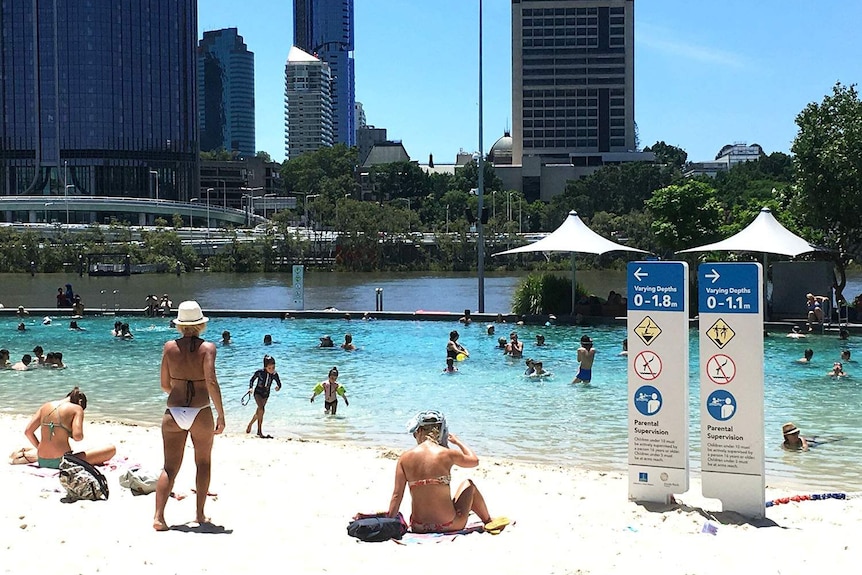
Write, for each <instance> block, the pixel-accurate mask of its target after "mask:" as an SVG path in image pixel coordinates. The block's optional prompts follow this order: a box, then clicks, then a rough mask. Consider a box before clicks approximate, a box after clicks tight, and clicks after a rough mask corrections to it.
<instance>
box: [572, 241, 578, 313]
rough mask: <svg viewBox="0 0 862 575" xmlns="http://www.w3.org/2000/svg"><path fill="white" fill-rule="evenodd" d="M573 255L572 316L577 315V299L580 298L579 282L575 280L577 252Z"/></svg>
mask: <svg viewBox="0 0 862 575" xmlns="http://www.w3.org/2000/svg"><path fill="white" fill-rule="evenodd" d="M571 256H572V316H574V315H575V301H576V300H577V298H578V295H577V294H578V283H577V282H576V281H575V252H572V253H571Z"/></svg>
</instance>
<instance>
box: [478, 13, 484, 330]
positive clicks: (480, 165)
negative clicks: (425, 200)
mask: <svg viewBox="0 0 862 575" xmlns="http://www.w3.org/2000/svg"><path fill="white" fill-rule="evenodd" d="M482 113H483V110H482V0H479V161H478V162H477V167H478V169H479V174H478V178H477V179H478V181H477V185H476V187H477V190H476V194H477V195H478V196H479V217H478V218H476V231H477V232H478V234H477V238H476V240H477V248H478V250H479V254H478V268H479V269H478V272H479V273H478V276H479V313H485V236H484V235H483V234H482V211H483V209H484V205H483V202H482V196H483V195H484V193H485V178H484V171H485V162H484V160H485V158H484V155H485V146H484V144H483V143H482Z"/></svg>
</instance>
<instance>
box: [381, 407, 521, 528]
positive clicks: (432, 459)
mask: <svg viewBox="0 0 862 575" xmlns="http://www.w3.org/2000/svg"><path fill="white" fill-rule="evenodd" d="M407 430H408V431H409V432H410V433H412V434H413V437H415V438H416V443H417V445H416V447H414V448H412V449H410V450H408V451H406V452H404V453H403V454H402V455H401V457H399V458H398V464H397V466H396V468H395V488H394V489H393V491H392V500H391V502H390V504H389V511H388V512H387V515H388V516H389V517H396V516H397V515H398V510H399V508H400V507H401V500H402V499H403V497H404V488H405V487H409V488H410V498H411V500H412V510H411V514H410V528H411V529H412V530H413V531H414V532H415V533H450V532H452V531H460V530H461V529H464V527H465V526H466V525H467V518H468V516H469V515H470V512H471V511H473V512H474V513H476V515H478V516H479V519H481V520H482V523H484V524H485V529H486V530H488V531H492V532H497V533H499V531H500V530H501V529H502V528H503V527H505V525H507V524H508V520H506V519H504V518H503V519H495V520H492V519H491V515H490V513H488V507H487V506H486V505H485V498H484V497H482V494H481V493H480V492H479V489H478V488H477V487H476V485H475V484H474V483H473V482H472V481H471V480H469V479H468V480H466V481H464V482H462V483H461V485H459V486H458V489H456V490H455V496H454V498H453V497H452V495H451V492H450V489H449V483H450V481H451V473H452V466H453V465H458V466H460V467H476V466H477V465H478V464H479V458H478V457H476V454H475V453H473V451H472V450H471V449H470V448H469V447H467V446H466V445H465V444H464V443H462V442H461V440H459V439H458V438H457V437H456V436H455V435H453V434H450V433H448V431H447V429H446V419H445V417H444V416H443V414H442V413H440V412H439V411H422V412H420V413H418V414H416V416H415V417H414V418H413V419H412V420H411V421H410V422H409V423H408V426H407ZM449 443H451V444H452V445H453V447H449V445H448V444H449Z"/></svg>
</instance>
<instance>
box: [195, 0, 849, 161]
mask: <svg viewBox="0 0 862 575" xmlns="http://www.w3.org/2000/svg"><path fill="white" fill-rule="evenodd" d="M198 8H199V12H198V15H199V37H200V36H201V35H202V34H203V31H204V30H213V29H218V28H225V27H237V28H238V29H239V33H240V34H241V35H242V36H243V37H244V38H245V40H246V43H247V44H248V46H249V50H251V51H253V52H255V54H256V60H257V73H256V93H257V119H256V123H257V130H256V131H257V142H258V143H257V147H258V149H259V150H265V151H267V152H269V153H270V154H271V155H272V156H273V158H274V159H276V160H281V159H283V129H284V128H283V90H284V86H283V73H284V64H285V62H286V59H287V53H288V51H289V49H290V46H291V44H292V42H293V37H292V29H293V24H292V21H293V17H292V8H293V3H292V2H284V3H279V4H277V5H273V3H271V2H263V1H262V0H248V2H246V3H245V4H244V5H243V9H242V10H239V9H237V7H236V4H235V3H229V2H227V1H226V0H199V7H198ZM483 9H484V61H483V66H484V102H483V103H484V110H485V113H484V127H485V130H484V147H485V148H486V149H485V151H486V152H487V151H488V149H489V148H490V146H491V145H492V144H493V143H494V142H495V141H496V139H497V138H498V137H499V136H500V135H502V133H503V131H504V129H506V128H511V124H512V105H511V73H512V55H511V2H490V1H486V2H484V7H483ZM634 13H635V70H636V72H635V102H636V104H635V121H636V122H637V125H638V131H639V136H640V145H641V146H647V145H651V144H653V143H654V142H655V141H657V140H664V141H666V142H667V143H669V144H672V145H676V146H679V147H681V148H684V149H685V150H686V151H687V152H688V153H689V159H690V160H693V161H704V160H711V159H712V158H713V157H714V156H715V154H716V153H717V152H718V151H719V149H720V148H721V147H722V146H723V145H725V144H728V143H733V142H737V141H746V142H748V143H758V144H760V145H761V146H762V147H763V148H764V151H765V152H766V153H772V152H774V151H781V152H786V153H789V150H790V146H791V143H792V140H793V137H794V136H795V135H796V131H797V128H796V125H795V124H794V118H795V116H796V114H798V113H799V112H800V111H801V110H802V109H803V108H804V107H805V106H806V105H807V104H808V103H810V102H819V101H821V100H822V98H823V97H824V96H825V95H826V94H828V93H830V92H831V89H832V86H833V85H834V84H835V82H836V81H841V82H842V83H844V84H853V83H856V82H858V81H859V78H860V76H862V64H860V62H859V61H858V58H857V55H858V48H857V47H856V46H855V40H854V38H855V34H856V32H855V30H854V27H855V23H856V22H858V21H860V20H862V5H860V4H859V3H857V2H852V1H850V0H838V1H836V2H833V3H830V9H829V10H824V9H822V8H819V7H818V6H815V5H808V4H805V5H798V6H797V5H790V6H788V5H787V4H786V3H784V2H780V1H779V0H765V1H764V2H760V3H754V4H752V3H749V2H742V1H741V0H728V2H726V3H724V4H723V5H722V10H720V11H718V10H714V7H712V6H710V5H700V4H699V3H688V2H684V1H682V0H665V1H663V2H652V3H650V2H643V1H641V2H635V11H634ZM355 24H356V26H355V44H356V51H355V62H356V100H357V101H360V102H362V103H363V106H364V108H365V112H366V114H367V118H368V123H369V124H371V125H375V126H379V127H385V128H387V129H388V132H389V137H390V138H391V139H395V140H402V141H403V142H404V146H405V148H406V149H407V151H408V153H409V154H410V156H411V158H413V159H414V160H418V161H420V162H425V161H427V159H428V154H431V153H433V154H434V158H435V161H436V162H451V161H453V160H454V157H455V154H456V153H457V152H458V150H459V149H461V148H464V149H466V150H474V149H476V148H477V147H478V128H477V126H478V113H477V107H478V84H477V61H478V55H477V54H478V38H477V32H478V2H476V3H464V2H458V1H456V0H439V1H438V2H436V3H434V5H433V6H432V5H430V4H428V3H403V2H399V1H397V0H367V1H365V2H361V3H357V5H356V13H355ZM408 31H409V33H406V32H408Z"/></svg>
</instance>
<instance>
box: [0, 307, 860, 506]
mask: <svg viewBox="0 0 862 575" xmlns="http://www.w3.org/2000/svg"><path fill="white" fill-rule="evenodd" d="M114 319H115V318H114V317H110V316H108V317H94V318H89V317H88V318H86V319H85V320H82V321H80V322H79V323H80V324H81V325H82V326H84V327H86V328H87V330H88V331H86V332H73V331H69V330H68V329H67V327H68V320H65V321H64V320H59V319H58V320H56V321H55V323H54V324H53V325H50V326H43V325H41V324H40V320H39V319H36V318H34V319H31V320H29V322H28V324H29V325H28V330H27V331H26V332H23V333H19V332H16V331H15V325H16V323H17V322H16V321H15V320H14V319H12V318H8V319H3V320H2V322H0V330H2V333H3V334H4V335H3V336H2V338H0V347H5V348H8V349H9V350H11V352H12V358H13V360H16V359H18V358H20V356H21V355H22V354H24V353H28V352H29V351H30V350H32V349H33V347H34V346H35V345H42V346H43V347H44V348H45V351H46V352H49V351H55V350H58V351H62V352H63V353H64V360H65V362H66V364H67V366H68V368H67V369H65V370H48V369H37V370H33V371H29V372H23V373H22V372H12V371H2V372H0V406H2V407H0V412H3V413H14V414H28V415H29V414H30V413H32V412H33V411H35V409H36V408H37V407H38V406H39V405H40V404H41V403H42V402H43V401H45V400H47V399H53V398H56V397H60V396H62V395H64V394H65V393H67V392H68V391H69V389H71V388H72V387H73V386H74V385H79V386H80V387H81V388H82V389H83V390H84V391H85V392H86V393H87V394H88V396H89V398H90V407H88V409H87V413H88V417H90V418H95V419H111V420H122V421H132V422H139V423H145V424H153V425H155V424H158V422H159V421H160V418H161V414H162V413H163V411H164V401H165V395H164V394H163V393H162V392H161V390H160V389H159V383H158V373H159V361H160V358H161V347H162V345H163V343H164V342H165V341H166V340H168V339H170V338H173V337H175V336H176V332H175V331H173V330H171V329H170V328H169V327H168V325H167V322H166V321H164V320H150V319H145V318H140V317H134V318H121V319H124V321H128V322H129V323H130V324H131V326H132V333H134V334H135V339H133V340H131V341H123V340H118V339H116V338H113V337H111V335H110V330H111V328H112V326H113V322H114ZM513 327H514V328H515V329H517V331H518V333H519V335H520V336H521V339H522V340H523V341H525V343H526V345H525V357H527V356H529V357H534V358H536V359H541V360H542V361H544V364H545V369H547V370H550V371H552V372H554V373H555V374H556V375H555V376H553V377H550V378H545V379H540V380H537V379H529V378H526V377H524V376H523V369H524V366H523V362H522V361H515V360H512V359H509V358H506V357H504V356H503V355H502V352H501V351H500V350H498V349H495V345H496V341H497V337H500V336H507V335H508V333H509V331H510V330H511V329H513ZM225 329H226V330H229V331H230V332H231V333H232V335H233V341H234V343H233V345H231V346H227V347H222V346H221V345H220V344H219V346H218V359H217V372H218V376H219V381H220V384H221V387H222V392H223V395H224V400H225V409H226V412H227V422H228V430H227V431H228V432H229V433H243V432H244V430H245V426H246V423H247V422H248V420H249V419H250V418H251V415H252V412H253V408H252V406H250V405H249V406H242V405H241V403H240V397H241V396H242V394H243V393H244V392H245V390H246V389H247V388H248V380H249V378H250V377H251V375H252V373H254V371H255V370H256V369H257V368H258V367H260V366H261V360H262V357H263V355H264V353H269V354H271V355H273V356H275V357H276V359H277V361H278V365H277V370H278V372H279V374H280V376H281V380H282V382H283V383H284V387H283V388H282V390H281V392H278V393H276V392H275V391H273V393H272V396H271V397H270V401H269V404H268V406H267V407H268V408H267V414H266V420H265V425H264V431H265V432H267V433H270V434H272V435H276V436H280V435H286V434H296V435H300V436H303V437H310V438H321V439H323V438H327V439H335V440H339V441H354V442H359V443H362V444H366V445H387V446H392V447H406V446H408V445H409V444H410V443H411V442H412V438H411V437H410V436H409V435H407V434H406V433H405V423H406V421H407V420H408V419H409V418H410V416H411V415H412V414H413V413H414V412H415V411H417V410H419V409H427V408H436V409H440V410H442V411H444V412H445V413H446V415H447V419H448V420H449V423H450V427H451V429H452V430H453V431H454V432H456V433H458V434H460V435H461V436H462V437H463V438H464V439H465V440H466V441H467V442H468V443H469V444H470V445H471V446H472V447H474V448H475V449H476V450H477V452H478V453H479V454H488V455H493V456H495V457H511V458H519V459H527V460H533V461H541V462H546V463H562V464H578V465H583V466H588V467H596V468H611V469H619V470H622V469H624V468H625V465H626V458H627V451H626V450H627V436H626V433H627V432H626V409H627V403H626V401H627V399H626V394H627V375H626V366H627V363H626V358H625V357H622V356H620V355H618V354H619V351H620V342H621V341H622V339H623V338H624V337H625V336H626V335H625V329H624V327H622V326H619V327H608V326H602V327H589V328H586V327H558V326H550V327H543V326H512V325H510V324H498V325H497V334H496V335H495V336H488V335H486V333H485V326H484V325H480V324H475V325H471V326H467V327H464V326H460V325H457V324H454V323H453V322H433V321H431V322H405V321H369V322H363V321H358V320H354V321H346V320H329V321H321V320H288V321H280V320H277V319H233V318H213V319H212V320H211V321H210V324H209V327H208V330H207V332H206V334H205V336H206V337H208V338H209V339H211V340H218V339H220V336H219V334H221V332H222V331H223V330H225ZM452 329H458V330H459V331H460V332H461V341H462V342H463V343H464V345H466V346H467V348H468V349H469V350H470V351H471V356H470V358H469V359H468V360H466V361H463V362H459V363H458V364H457V365H458V367H459V369H460V372H459V373H458V374H455V375H445V374H442V373H441V371H442V369H443V367H444V365H445V345H446V341H447V340H448V333H449V331H450V330H452ZM347 332H350V333H352V334H353V337H354V343H355V344H356V345H357V346H359V348H360V349H359V351H356V352H353V353H348V352H344V351H342V350H340V349H338V348H335V349H319V348H317V347H316V345H317V343H318V338H319V336H321V335H323V334H327V333H328V334H331V335H332V337H333V339H334V340H335V341H336V344H338V343H340V341H342V339H343V336H344V334H345V333H347ZM267 333H269V334H271V335H272V336H273V339H274V340H275V343H274V344H273V345H272V346H267V347H265V346H263V345H262V341H263V336H264V334H267ZM536 333H543V334H545V336H546V338H547V341H548V345H547V346H545V347H542V348H538V347H536V346H535V344H534V342H535V334H536ZM584 333H589V335H590V336H591V337H592V338H593V340H594V341H595V346H596V349H597V350H598V354H597V358H596V364H595V366H594V369H593V374H594V375H593V378H594V379H593V384H592V386H589V387H584V386H577V387H575V386H572V385H570V381H571V379H572V377H573V376H574V374H575V372H576V369H577V362H576V360H575V353H574V350H575V349H576V348H577V342H578V340H579V339H580V337H581V335H583V334H584ZM842 343H844V344H846V343H847V342H839V341H838V339H837V338H836V337H835V336H821V335H817V336H813V337H809V338H808V339H804V340H789V339H787V338H785V337H783V334H776V335H775V336H773V337H769V338H767V339H766V340H765V357H766V365H765V376H766V380H765V381H766V386H765V387H766V398H765V410H766V413H765V419H766V437H767V448H766V456H767V460H766V466H767V481H771V480H775V479H782V480H783V479H790V480H795V481H798V482H801V483H803V484H804V485H810V487H811V489H812V490H817V489H825V488H827V487H832V488H840V489H844V490H857V489H862V479H860V478H859V477H858V476H857V475H858V474H857V472H856V470H857V469H858V468H859V464H860V462H862V456H860V453H862V439H860V433H859V431H858V423H857V421H858V417H857V410H858V409H859V406H860V405H862V385H860V383H862V364H860V363H856V362H851V363H849V364H845V370H846V371H847V372H848V373H850V374H851V376H850V377H849V378H846V379H842V380H838V381H835V380H832V379H830V378H829V377H827V376H826V375H825V373H826V371H827V370H828V369H829V368H830V367H831V365H832V362H833V361H835V360H837V359H838V357H839V354H840V350H841V349H842V347H844V346H843V345H842ZM806 347H811V348H812V349H814V352H815V353H814V360H813V363H812V364H811V365H799V364H796V363H795V362H794V360H796V359H797V358H799V357H802V355H803V351H804V349H805V348H806ZM849 348H850V349H851V350H854V355H855V354H856V351H855V349H854V341H853V340H851V341H850V342H849ZM690 355H691V358H692V365H691V369H690V373H691V375H690V378H691V390H690V398H691V422H692V423H691V440H692V445H691V460H692V468H693V469H698V468H699V448H700V441H699V437H700V436H699V432H700V430H699V421H698V419H697V417H698V410H697V402H698V400H699V389H698V385H699V384H698V379H697V373H698V371H697V368H698V366H697V363H696V362H697V357H698V355H697V334H696V332H695V331H694V330H692V331H691V351H690ZM859 358H860V359H862V350H860V351H859ZM333 365H337V366H338V368H339V370H340V372H341V377H340V379H339V381H341V383H342V384H344V385H345V386H346V388H347V395H348V398H349V399H350V406H349V407H348V406H345V405H344V404H343V402H341V403H340V404H339V411H338V416H337V417H335V418H332V417H327V416H325V415H324V414H323V403H322V401H320V399H321V398H318V401H316V402H315V403H314V404H311V403H309V400H308V398H309V397H310V396H311V390H312V388H313V387H314V385H315V383H317V382H318V381H321V380H322V379H324V378H325V376H326V373H327V372H328V370H329V368H331V367H332V366H333ZM789 420H793V421H794V422H796V423H797V425H799V426H800V427H801V428H802V430H803V434H817V435H829V436H836V435H842V436H847V439H845V440H843V441H840V442H837V443H833V444H827V445H822V446H819V447H817V448H816V449H813V450H812V451H810V452H809V453H805V454H799V453H786V452H784V451H783V450H781V449H780V447H779V445H780V442H781V431H780V430H781V424H782V423H784V422H785V421H789Z"/></svg>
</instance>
